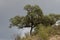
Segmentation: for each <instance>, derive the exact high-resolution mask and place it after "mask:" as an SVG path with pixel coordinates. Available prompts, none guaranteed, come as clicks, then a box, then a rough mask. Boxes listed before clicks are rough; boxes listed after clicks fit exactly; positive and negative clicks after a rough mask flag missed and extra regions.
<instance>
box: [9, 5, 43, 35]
mask: <svg viewBox="0 0 60 40" xmlns="http://www.w3.org/2000/svg"><path fill="white" fill-rule="evenodd" d="M24 9H25V10H26V11H27V15H26V16H24V17H20V16H15V17H13V18H11V19H10V22H11V24H10V27H13V26H16V27H18V28H24V27H31V30H30V34H32V30H33V28H34V27H36V26H37V25H38V24H40V23H41V20H42V18H43V12H42V10H41V8H40V7H39V6H38V5H34V6H32V5H26V6H25V7H24Z"/></svg>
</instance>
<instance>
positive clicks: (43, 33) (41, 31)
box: [35, 24, 60, 40]
mask: <svg viewBox="0 0 60 40" xmlns="http://www.w3.org/2000/svg"><path fill="white" fill-rule="evenodd" d="M58 32H60V31H57V30H56V29H54V28H52V27H51V26H47V27H46V26H44V25H42V24H40V25H38V26H37V27H36V28H35V35H36V34H37V35H39V37H40V38H41V40H48V39H49V37H50V36H52V35H59V34H58Z"/></svg>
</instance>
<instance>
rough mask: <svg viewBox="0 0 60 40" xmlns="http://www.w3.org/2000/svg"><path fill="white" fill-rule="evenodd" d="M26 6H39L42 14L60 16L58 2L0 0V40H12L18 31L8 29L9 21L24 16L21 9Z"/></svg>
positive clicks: (51, 0) (56, 0)
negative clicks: (14, 17)
mask: <svg viewBox="0 0 60 40" xmlns="http://www.w3.org/2000/svg"><path fill="white" fill-rule="evenodd" d="M26 4H31V5H34V4H36V5H39V6H40V8H41V9H42V11H43V13H44V14H49V13H57V14H60V0H0V40H5V39H6V40H9V39H10V40H12V39H11V38H12V37H13V34H14V33H17V31H18V29H15V28H13V29H9V27H8V26H9V19H10V18H11V17H13V16H16V15H21V16H22V15H23V16H24V15H26V12H25V11H24V9H23V8H24V6H25V5H26ZM27 30H28V29H27ZM25 31H26V30H25Z"/></svg>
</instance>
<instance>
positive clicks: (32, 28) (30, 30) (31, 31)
mask: <svg viewBox="0 0 60 40" xmlns="http://www.w3.org/2000/svg"><path fill="white" fill-rule="evenodd" d="M32 30H33V27H31V30H30V35H32Z"/></svg>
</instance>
